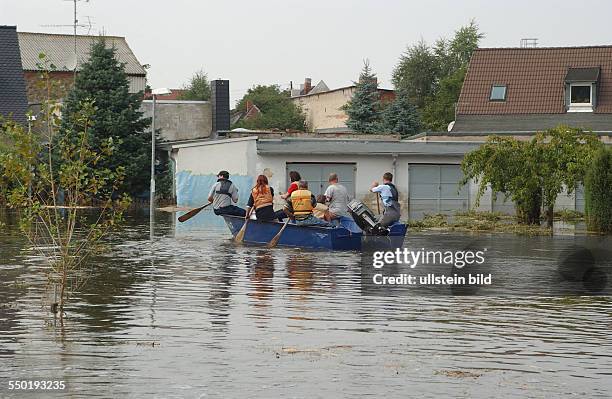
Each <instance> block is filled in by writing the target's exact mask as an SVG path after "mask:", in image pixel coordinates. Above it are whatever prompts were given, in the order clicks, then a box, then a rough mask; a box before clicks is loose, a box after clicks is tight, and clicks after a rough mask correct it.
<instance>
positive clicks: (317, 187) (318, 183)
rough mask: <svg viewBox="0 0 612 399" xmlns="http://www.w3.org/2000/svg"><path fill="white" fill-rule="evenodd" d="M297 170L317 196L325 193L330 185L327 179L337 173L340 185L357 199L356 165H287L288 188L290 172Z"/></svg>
mask: <svg viewBox="0 0 612 399" xmlns="http://www.w3.org/2000/svg"><path fill="white" fill-rule="evenodd" d="M292 170H295V171H297V172H298V173H299V174H300V175H301V176H302V179H304V180H306V181H308V188H309V189H310V191H312V193H313V194H314V195H315V196H316V195H319V194H323V193H325V189H326V188H327V186H328V185H329V183H328V181H327V179H328V178H329V174H330V173H337V174H338V177H339V178H340V184H342V185H343V186H344V187H346V189H347V191H348V193H349V195H350V196H351V197H355V171H356V170H357V167H356V166H355V164H354V163H287V187H289V183H290V180H289V172H290V171H292Z"/></svg>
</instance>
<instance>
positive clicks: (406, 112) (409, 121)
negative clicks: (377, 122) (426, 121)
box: [381, 89, 421, 137]
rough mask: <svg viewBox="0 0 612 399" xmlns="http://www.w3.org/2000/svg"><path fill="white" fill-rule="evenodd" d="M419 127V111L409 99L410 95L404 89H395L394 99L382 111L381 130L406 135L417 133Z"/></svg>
mask: <svg viewBox="0 0 612 399" xmlns="http://www.w3.org/2000/svg"><path fill="white" fill-rule="evenodd" d="M420 129H421V121H420V117H419V111H418V110H417V108H416V106H415V105H414V104H412V102H411V101H410V95H409V94H408V93H407V92H406V90H404V89H400V90H398V91H396V93H395V100H393V101H392V102H391V103H390V104H389V105H388V106H387V107H386V108H385V109H384V111H383V114H382V124H381V130H382V131H384V132H386V133H387V132H391V133H399V134H400V135H401V136H402V137H406V136H410V135H413V134H417V133H418V132H419V130H420Z"/></svg>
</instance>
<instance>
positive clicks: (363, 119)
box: [344, 60, 381, 133]
mask: <svg viewBox="0 0 612 399" xmlns="http://www.w3.org/2000/svg"><path fill="white" fill-rule="evenodd" d="M380 108H381V106H380V98H379V94H378V81H377V79H376V74H374V73H373V72H372V69H371V68H370V63H369V62H368V61H367V60H366V61H365V62H364V65H363V69H362V71H361V74H360V75H359V82H356V88H355V94H353V98H352V99H351V100H350V101H349V102H348V103H347V104H346V105H345V106H344V111H345V112H346V114H347V115H348V120H347V121H346V125H347V126H348V127H349V128H351V129H353V130H354V131H356V132H359V133H375V132H377V131H379V130H380Z"/></svg>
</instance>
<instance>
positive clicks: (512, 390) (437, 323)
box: [0, 212, 612, 398]
mask: <svg viewBox="0 0 612 399" xmlns="http://www.w3.org/2000/svg"><path fill="white" fill-rule="evenodd" d="M175 217H176V215H174V214H167V213H158V214H157V216H156V222H155V233H154V239H153V241H151V240H150V239H149V238H150V237H149V234H150V231H149V220H148V215H147V214H146V212H144V213H142V214H133V215H130V216H129V217H128V220H127V224H126V226H125V227H124V228H123V229H122V230H121V231H120V232H118V233H116V234H115V235H113V236H112V237H110V238H109V240H108V244H109V251H108V253H106V254H104V255H100V256H97V257H95V258H92V259H91V260H90V262H89V265H90V267H91V268H92V270H93V271H92V274H91V276H90V280H89V282H88V285H87V286H86V287H85V288H84V289H83V290H82V291H81V292H79V293H76V294H75V296H74V298H73V300H72V302H71V303H70V305H69V307H68V309H67V313H66V320H65V322H64V325H63V327H62V326H59V325H58V324H57V323H55V322H54V319H53V317H52V316H51V314H50V313H49V312H48V310H47V311H46V310H44V309H41V296H42V293H43V283H44V280H43V278H42V277H41V273H40V271H41V265H42V264H43V260H42V259H40V258H38V257H37V256H36V255H35V253H33V252H32V251H31V250H29V249H28V245H26V243H25V242H24V241H23V239H21V238H20V236H19V234H18V232H17V230H16V226H15V224H14V221H13V220H12V219H11V218H10V217H7V216H6V214H5V215H4V217H1V218H0V219H1V220H3V221H4V222H5V223H6V225H5V226H4V227H2V228H0V364H1V366H0V384H2V385H1V386H0V397H54V396H57V397H60V396H61V397H91V398H108V397H159V398H208V397H211V398H231V397H240V398H251V397H253V398H256V397H257V398H272V397H283V398H292V397H295V398H303V397H308V398H316V397H324V398H332V397H333V398H335V397H380V396H381V395H384V396H385V397H388V398H405V397H415V396H418V397H421V398H441V397H465V398H471V397H483V398H488V397H491V396H492V395H495V396H496V397H503V398H514V397H534V398H559V397H576V396H579V397H589V398H594V397H601V398H609V397H611V396H612V336H611V333H610V329H611V328H612V298H611V297H610V296H609V295H607V293H606V294H605V295H590V294H589V295H578V294H580V292H576V294H573V293H572V292H567V293H566V295H558V296H550V297H541V296H538V295H524V296H523V295H520V296H518V295H515V296H512V295H503V296H501V295H500V296H496V295H495V292H490V293H487V294H486V295H477V296H470V295H468V296H463V295H462V296H455V295H452V294H448V295H438V294H436V295H420V294H419V293H416V294H408V295H403V294H398V295H394V294H387V293H384V292H381V293H377V292H376V291H374V292H372V291H371V290H365V289H364V287H363V282H362V274H361V266H360V262H361V255H360V254H359V253H355V252H321V251H307V250H297V249H287V248H276V249H272V250H268V249H265V248H261V247H255V246H248V245H247V246H236V245H234V244H233V243H232V241H231V240H230V235H229V232H228V230H227V228H226V227H225V226H224V224H223V222H222V220H221V219H220V218H218V217H215V216H214V215H213V214H212V213H210V212H202V215H198V217H196V218H194V220H192V221H190V222H188V223H185V224H178V223H176V222H175V221H174V218H175ZM464 236H465V235H463V234H457V233H455V234H452V233H449V234H442V233H436V234H433V233H412V234H410V235H409V236H408V239H407V241H406V242H407V243H410V245H412V246H414V247H418V248H421V247H424V248H427V247H435V246H440V245H441V244H440V243H445V242H452V241H453V240H459V239H461V238H464ZM476 239H477V240H485V241H486V242H485V243H484V244H482V245H486V246H488V247H489V251H494V252H495V253H496V255H495V256H491V261H492V262H497V263H499V264H503V265H505V269H504V270H506V273H508V275H510V276H512V274H513V273H516V275H517V276H518V275H525V273H527V272H526V271H528V270H531V269H534V268H538V267H545V266H546V265H547V264H550V265H553V266H554V263H555V262H558V260H557V258H558V256H557V253H558V252H559V251H560V250H561V248H563V247H568V246H572V245H576V244H577V243H578V244H579V246H581V247H584V246H587V247H588V246H589V245H591V244H592V245H594V246H596V247H598V248H600V249H601V248H603V249H604V250H605V249H606V248H612V246H610V241H609V240H608V239H606V238H600V237H578V238H577V237H573V236H569V237H537V238H526V237H519V236H512V235H504V236H487V237H484V238H483V237H477V238H476ZM597 256H599V255H597ZM604 261H605V259H604ZM608 284H609V282H608ZM582 294H584V293H582ZM54 323H55V324H54ZM9 380H62V381H65V383H66V385H67V388H66V390H65V391H64V392H61V393H59V392H40V391H38V392H33V391H29V392H19V393H16V392H15V391H9V390H8V381H9Z"/></svg>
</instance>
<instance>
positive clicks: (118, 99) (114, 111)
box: [56, 39, 151, 194]
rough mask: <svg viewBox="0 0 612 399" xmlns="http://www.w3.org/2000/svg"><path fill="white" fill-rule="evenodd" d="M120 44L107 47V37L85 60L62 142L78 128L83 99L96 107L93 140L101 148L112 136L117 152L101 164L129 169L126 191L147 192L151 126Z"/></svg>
mask: <svg viewBox="0 0 612 399" xmlns="http://www.w3.org/2000/svg"><path fill="white" fill-rule="evenodd" d="M115 52H116V49H115V48H107V47H106V46H105V43H104V40H103V39H100V40H99V41H97V42H96V43H94V44H93V45H92V47H91V50H90V54H89V55H90V59H89V61H87V62H86V63H84V64H82V66H81V71H80V72H79V73H78V74H77V77H76V81H75V84H74V87H73V89H72V90H71V91H70V93H69V94H68V98H67V99H66V102H65V104H64V106H63V108H62V121H61V128H60V132H59V135H58V136H57V137H56V139H57V140H61V139H62V138H63V137H64V136H66V137H71V136H70V132H72V131H75V130H77V126H75V120H76V119H75V115H77V114H79V112H81V107H82V104H83V103H86V102H91V103H93V104H94V105H95V107H94V108H93V110H92V112H93V114H92V115H91V118H90V123H91V126H90V127H89V129H88V132H87V134H88V135H89V138H88V144H89V145H91V147H92V148H93V149H94V150H95V151H100V150H101V148H102V145H103V143H105V142H106V141H107V140H109V139H110V140H112V141H113V142H114V146H115V150H114V151H113V153H112V154H110V155H109V156H108V157H105V158H104V159H102V160H100V163H99V164H98V165H97V167H98V168H107V169H110V170H117V169H118V168H120V167H122V168H125V176H126V177H125V180H124V182H123V184H122V185H121V187H120V191H122V192H127V193H130V194H138V193H142V192H143V191H145V190H146V189H147V188H148V185H149V179H150V176H149V174H148V173H146V171H148V170H149V168H150V164H151V161H150V148H151V135H150V134H147V133H145V130H146V129H147V128H148V127H149V125H150V122H151V121H150V119H149V118H143V113H142V111H140V109H141V103H142V93H134V94H131V93H130V92H129V83H128V79H127V75H126V73H125V68H124V65H123V64H121V63H120V62H119V61H118V60H117V58H116V57H115Z"/></svg>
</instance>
